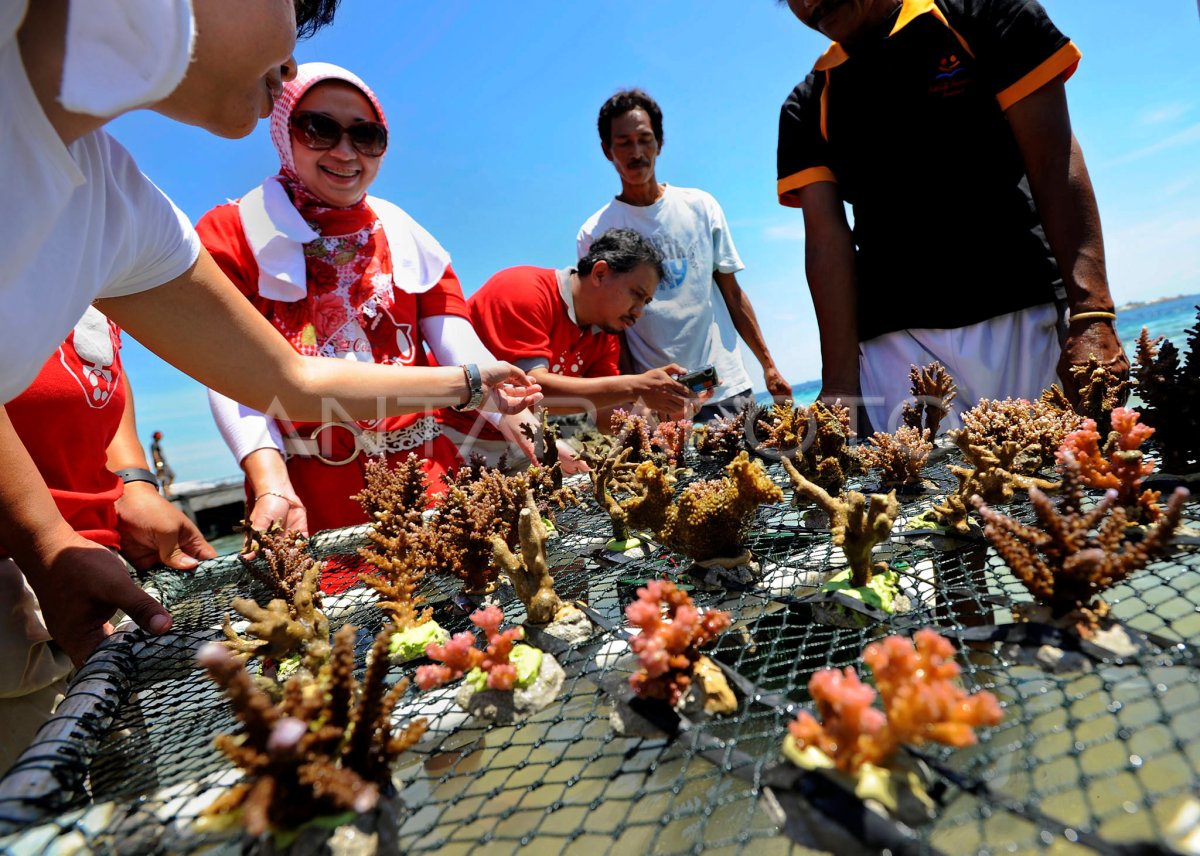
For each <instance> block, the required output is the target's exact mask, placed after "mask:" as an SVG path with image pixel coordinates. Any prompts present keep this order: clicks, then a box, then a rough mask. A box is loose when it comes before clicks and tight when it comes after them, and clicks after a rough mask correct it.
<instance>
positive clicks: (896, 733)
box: [788, 628, 1004, 773]
mask: <svg viewBox="0 0 1200 856" xmlns="http://www.w3.org/2000/svg"><path fill="white" fill-rule="evenodd" d="M914 638H915V640H916V645H915V646H914V645H913V643H912V642H910V641H909V640H908V639H906V638H904V637H903V636H889V637H887V638H886V639H883V640H882V641H880V642H873V643H871V644H870V645H868V646H867V647H866V650H864V651H863V660H865V661H866V663H867V665H869V666H870V667H871V671H872V672H873V673H874V675H875V684H876V686H878V687H879V695H880V696H882V698H883V710H882V711H880V710H878V709H876V708H874V707H873V706H872V704H873V703H874V701H875V690H873V689H871V688H870V687H869V686H867V685H866V684H864V683H862V681H860V680H859V678H858V675H857V674H856V673H855V671H854V669H852V668H850V667H848V666H847V667H846V669H845V670H844V671H838V670H837V669H822V670H821V671H819V672H817V673H815V674H814V675H813V676H812V679H811V680H810V681H809V683H808V691H809V693H810V694H811V695H812V697H813V700H814V701H815V702H816V705H817V713H818V714H819V715H820V721H818V720H817V719H814V718H813V717H812V715H811V714H809V713H807V712H805V711H801V713H800V714H799V715H798V716H797V717H796V720H795V721H794V722H792V723H791V724H790V725H788V731H789V732H790V733H791V736H792V737H793V738H794V739H795V741H796V743H797V744H798V747H799V748H801V749H803V748H804V747H806V746H814V747H816V748H817V749H819V750H820V751H821V752H823V753H824V754H825V755H827V756H829V758H831V759H832V760H833V762H834V764H835V765H836V766H837V768H838V769H839V770H842V771H843V772H846V773H854V772H855V771H857V770H858V769H859V768H860V767H861V766H862V765H863V764H874V765H879V766H883V765H886V764H887V761H888V759H889V758H890V757H891V756H892V754H893V753H894V752H895V751H896V749H897V748H898V747H899V746H900V745H901V744H905V743H907V744H910V745H914V746H919V745H921V744H923V743H926V742H930V741H932V742H935V743H942V744H945V745H947V746H954V747H956V748H962V747H964V746H971V745H973V744H974V743H975V742H976V737H975V731H974V729H975V728H978V727H980V726H984V725H996V724H997V723H999V722H1000V720H1001V719H1002V718H1003V715H1004V714H1003V712H1002V711H1001V709H1000V704H999V702H998V701H997V700H996V697H995V696H994V695H992V694H991V693H989V692H986V691H981V692H978V693H975V694H974V695H967V693H966V691H965V690H964V689H963V688H962V687H960V686H958V685H957V684H956V683H955V682H954V681H955V679H956V678H958V676H959V674H960V671H961V670H960V669H959V666H958V664H957V663H955V662H954V659H953V657H954V646H953V645H951V644H950V642H949V641H948V640H946V639H944V638H943V637H941V636H939V635H938V634H937V633H935V632H934V631H932V630H929V629H928V628H926V629H924V630H918V631H917V633H916V636H915V637H914Z"/></svg>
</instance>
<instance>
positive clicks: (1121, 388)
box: [1071, 354, 1133, 434]
mask: <svg viewBox="0 0 1200 856" xmlns="http://www.w3.org/2000/svg"><path fill="white" fill-rule="evenodd" d="M1071 377H1072V379H1073V380H1074V381H1075V388H1076V390H1077V391H1078V393H1079V404H1078V405H1077V406H1076V407H1075V412H1076V413H1078V414H1080V415H1081V416H1085V417H1087V418H1089V419H1091V420H1093V421H1094V422H1095V423H1096V424H1097V425H1099V426H1100V430H1101V431H1103V432H1104V433H1106V434H1107V433H1108V430H1109V428H1110V427H1111V425H1110V423H1109V417H1110V414H1111V413H1112V412H1113V408H1115V407H1119V406H1120V405H1122V404H1124V403H1125V400H1126V399H1127V398H1129V389H1130V387H1132V386H1133V384H1132V383H1130V382H1129V380H1128V379H1127V378H1125V377H1123V376H1121V375H1120V374H1118V373H1117V372H1115V371H1113V369H1112V367H1111V366H1108V365H1105V364H1104V363H1102V362H1100V360H1099V359H1098V358H1097V357H1096V355H1095V354H1089V355H1088V361H1087V362H1086V363H1084V364H1082V365H1077V366H1071Z"/></svg>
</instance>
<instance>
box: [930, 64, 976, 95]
mask: <svg viewBox="0 0 1200 856" xmlns="http://www.w3.org/2000/svg"><path fill="white" fill-rule="evenodd" d="M974 82H975V76H974V75H973V74H972V73H971V69H970V68H969V67H968V66H967V65H965V64H964V63H963V61H962V58H961V57H959V56H958V54H955V53H951V54H947V55H946V56H944V57H942V58H941V59H939V60H938V64H937V67H936V69H935V70H934V74H933V80H932V82H931V83H930V85H929V94H930V95H941V96H942V97H943V98H947V97H949V96H951V95H959V94H960V93H962V92H963V91H964V90H965V89H966V88H967V87H969V86H970V85H971V84H972V83H974Z"/></svg>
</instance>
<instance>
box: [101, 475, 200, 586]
mask: <svg viewBox="0 0 1200 856" xmlns="http://www.w3.org/2000/svg"><path fill="white" fill-rule="evenodd" d="M116 509H117V532H118V533H119V534H120V536H121V555H123V556H124V557H125V558H126V559H127V560H128V561H129V564H131V565H133V566H134V567H135V568H137V569H138V570H140V571H144V570H146V569H147V568H152V567H154V566H155V565H158V564H163V565H166V566H167V567H168V568H176V569H178V570H188V569H191V568H194V567H196V565H197V564H199V561H200V560H202V559H213V558H216V555H217V551H216V550H214V549H213V548H212V545H211V544H209V543H208V542H207V541H205V540H204V536H202V535H201V534H200V530H198V529H197V528H196V524H194V523H192V521H191V520H189V519H188V516H187V515H186V514H184V513H183V512H182V511H180V510H179V509H178V508H176V507H175V506H174V505H172V504H171V503H170V502H168V501H167V500H166V499H165V498H163V496H162V495H161V494H159V492H158V489H157V488H155V487H154V485H152V484H150V483H149V482H130V483H129V484H127V485H125V492H124V493H123V494H122V495H121V498H120V499H118V500H117V503H116Z"/></svg>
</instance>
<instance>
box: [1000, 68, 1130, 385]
mask: <svg viewBox="0 0 1200 856" xmlns="http://www.w3.org/2000/svg"><path fill="white" fill-rule="evenodd" d="M1005 116H1006V117H1007V118H1008V123H1009V125H1010V126H1011V128H1012V131H1013V136H1014V137H1015V138H1016V140H1017V145H1018V147H1019V148H1020V150H1021V157H1022V158H1023V159H1024V161H1025V172H1026V174H1027V175H1028V176H1029V188H1030V190H1031V191H1032V192H1033V200H1034V202H1035V203H1037V208H1038V213H1039V215H1040V216H1041V220H1042V225H1043V226H1044V227H1045V230H1046V238H1047V240H1048V241H1049V242H1050V249H1051V250H1052V251H1053V253H1054V258H1055V259H1056V260H1057V262H1058V269H1059V273H1060V274H1061V275H1062V278H1063V283H1064V285H1065V286H1066V290H1067V304H1068V305H1069V306H1070V310H1071V314H1072V315H1073V316H1078V315H1081V314H1083V313H1085V312H1112V311H1113V299H1112V295H1111V294H1110V293H1109V290H1108V275H1107V273H1106V271H1105V266H1104V238H1103V235H1102V234H1101V231H1100V212H1099V210H1098V209H1097V207H1096V194H1095V192H1094V191H1093V190H1092V180H1091V178H1090V177H1089V176H1088V171H1087V165H1086V164H1085V163H1084V161H1083V151H1082V150H1081V149H1080V147H1079V141H1078V140H1076V139H1075V135H1074V134H1073V133H1071V117H1070V114H1069V112H1068V110H1067V94H1066V89H1065V87H1064V85H1063V82H1062V81H1061V80H1056V81H1053V82H1051V83H1048V84H1046V85H1045V86H1043V87H1041V88H1040V89H1038V90H1037V91H1036V92H1034V93H1032V94H1031V95H1028V96H1026V97H1025V98H1023V99H1021V100H1020V101H1018V102H1016V103H1015V104H1013V105H1012V106H1011V107H1009V108H1008V110H1007V112H1006V113H1005ZM1093 355H1094V356H1096V357H1097V358H1098V359H1099V360H1100V361H1101V362H1103V363H1104V364H1106V365H1108V366H1109V367H1110V368H1112V369H1113V370H1114V371H1116V372H1117V373H1118V374H1120V375H1122V376H1128V374H1129V360H1128V359H1127V358H1126V356H1125V351H1124V349H1123V348H1122V347H1121V340H1120V339H1118V338H1117V331H1116V325H1115V323H1114V322H1113V321H1111V320H1106V319H1103V318H1094V317H1093V318H1082V319H1079V320H1077V321H1072V322H1071V324H1070V328H1069V330H1068V335H1067V341H1066V344H1065V345H1064V347H1063V353H1062V357H1061V358H1060V360H1059V364H1058V376H1059V378H1061V379H1062V381H1063V384H1064V385H1065V388H1066V390H1067V394H1068V395H1069V396H1071V397H1072V399H1074V398H1075V397H1076V395H1077V392H1076V388H1075V383H1074V380H1073V378H1072V377H1071V374H1070V371H1069V369H1070V367H1071V366H1073V365H1080V364H1083V363H1086V362H1087V361H1088V358H1089V357H1090V356H1093Z"/></svg>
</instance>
